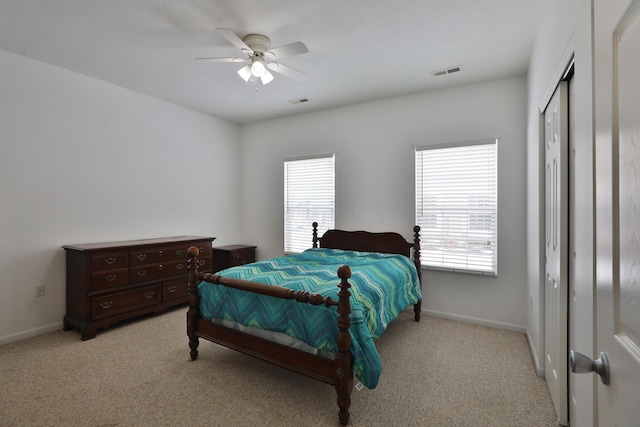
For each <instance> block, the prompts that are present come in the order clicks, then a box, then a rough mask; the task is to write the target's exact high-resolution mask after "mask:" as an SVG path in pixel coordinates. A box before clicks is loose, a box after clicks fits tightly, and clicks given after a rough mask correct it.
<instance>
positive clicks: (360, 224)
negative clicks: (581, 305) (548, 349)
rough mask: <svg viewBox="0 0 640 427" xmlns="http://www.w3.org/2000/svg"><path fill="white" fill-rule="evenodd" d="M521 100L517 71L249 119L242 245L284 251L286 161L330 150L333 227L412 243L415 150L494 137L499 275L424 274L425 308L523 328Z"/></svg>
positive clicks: (268, 253) (261, 252)
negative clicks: (263, 119) (423, 90)
mask: <svg viewBox="0 0 640 427" xmlns="http://www.w3.org/2000/svg"><path fill="white" fill-rule="evenodd" d="M526 105H527V101H526V79H525V78H524V77H521V78H511V79H504V80H499V81H492V82H487V83H483V84H477V85H471V86H465V87H459V88H455V89H448V90H442V91H437V92H431V93H423V94H418V95H412V96H405V97H399V98H393V99H389V100H384V101H378V102H371V103H366V104H360V105H356V106H351V107H344V108H338V109H332V110H327V111H322V112H316V113H309V114H304V115H299V116H293V117H288V118H284V119H278V120H272V121H267V122H262V123H256V124H251V125H245V126H243V128H242V138H241V139H242V154H241V157H242V169H243V173H242V185H241V194H242V196H241V197H242V200H241V206H242V220H241V223H242V226H243V229H242V233H241V235H242V240H243V243H251V244H254V245H257V246H258V249H257V256H258V258H260V259H264V258H268V257H272V256H278V255H281V254H282V248H283V203H284V202H283V159H284V158H287V157H294V156H302V155H311V154H323V153H331V152H335V153H336V227H337V228H342V229H347V230H355V229H366V230H370V231H397V232H400V233H402V234H403V235H404V236H405V238H406V239H408V240H411V239H412V227H413V225H414V221H415V213H414V152H413V146H414V145H424V144H429V143H440V142H450V141H467V140H472V139H480V138H488V137H499V138H500V142H499V153H498V156H499V170H498V175H499V195H498V200H499V208H498V218H499V220H498V221H499V230H498V248H499V256H498V269H499V273H498V277H495V278H489V277H480V276H477V275H468V274H452V273H442V272H432V271H425V272H423V278H424V290H423V293H424V300H423V309H425V310H427V312H430V313H432V314H437V315H442V316H447V317H454V318H461V319H469V320H474V321H477V322H480V323H487V324H494V325H496V326H500V327H506V328H514V329H519V330H523V331H524V327H525V324H526V320H527V317H526V309H527V296H526V295H527V281H526V265H527V263H526V242H525V239H526V229H525V225H526V211H525V206H526V205H525V203H526V198H525V191H526V181H525V178H526V174H525V170H526V158H525V154H526ZM310 238H311V237H310Z"/></svg>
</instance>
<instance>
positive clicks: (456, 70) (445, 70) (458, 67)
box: [431, 65, 462, 77]
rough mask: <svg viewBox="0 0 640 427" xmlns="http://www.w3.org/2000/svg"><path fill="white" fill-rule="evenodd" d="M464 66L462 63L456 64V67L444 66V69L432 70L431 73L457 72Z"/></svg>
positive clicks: (435, 74) (441, 74) (442, 74)
mask: <svg viewBox="0 0 640 427" xmlns="http://www.w3.org/2000/svg"><path fill="white" fill-rule="evenodd" d="M461 69H462V67H461V66H460V65H456V66H455V67H449V68H444V69H442V70H436V71H432V72H431V74H432V75H434V76H436V77H437V76H444V75H445V74H451V73H457V72H458V71H460V70H461Z"/></svg>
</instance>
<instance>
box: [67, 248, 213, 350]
mask: <svg viewBox="0 0 640 427" xmlns="http://www.w3.org/2000/svg"><path fill="white" fill-rule="evenodd" d="M213 240H215V237H203V236H179V237H167V238H159V239H145V240H129V241H122V242H107V243H89V244H83V245H65V246H63V248H64V250H65V251H66V256H67V314H66V315H65V317H64V329H65V330H70V329H72V328H77V329H80V331H81V333H82V340H88V339H91V338H95V336H96V331H97V330H98V329H100V328H106V327H108V326H110V325H113V324H114V323H117V322H119V321H121V320H124V319H129V318H132V317H135V316H140V315H142V314H146V313H150V312H159V311H162V310H166V309H167V308H169V307H171V306H174V305H177V304H183V303H186V302H187V301H188V296H189V292H188V290H187V258H188V257H187V248H188V247H189V246H196V247H197V248H198V249H199V250H200V255H199V256H198V260H199V261H200V265H201V267H200V271H203V272H208V271H212V269H211V266H212V263H211V260H212V258H211V254H212V252H211V243H212V242H213Z"/></svg>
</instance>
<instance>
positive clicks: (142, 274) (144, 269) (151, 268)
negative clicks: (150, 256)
mask: <svg viewBox="0 0 640 427" xmlns="http://www.w3.org/2000/svg"><path fill="white" fill-rule="evenodd" d="M187 271H188V270H187V260H186V259H184V260H181V261H171V262H165V263H162V264H150V265H141V266H139V267H131V269H130V276H129V282H130V283H141V282H146V281H149V280H156V279H160V278H163V277H171V276H176V275H179V274H181V275H183V276H184V277H187Z"/></svg>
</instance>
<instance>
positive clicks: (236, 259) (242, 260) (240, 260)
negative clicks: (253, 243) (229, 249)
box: [231, 249, 256, 266]
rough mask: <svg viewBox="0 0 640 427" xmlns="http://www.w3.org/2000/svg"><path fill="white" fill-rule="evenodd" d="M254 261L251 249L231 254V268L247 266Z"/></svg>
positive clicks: (253, 253) (253, 252)
mask: <svg viewBox="0 0 640 427" xmlns="http://www.w3.org/2000/svg"><path fill="white" fill-rule="evenodd" d="M255 261H256V257H255V251H254V250H253V249H251V250H244V251H237V252H233V253H232V254H231V266H236V265H244V264H249V263H252V262H255Z"/></svg>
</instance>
